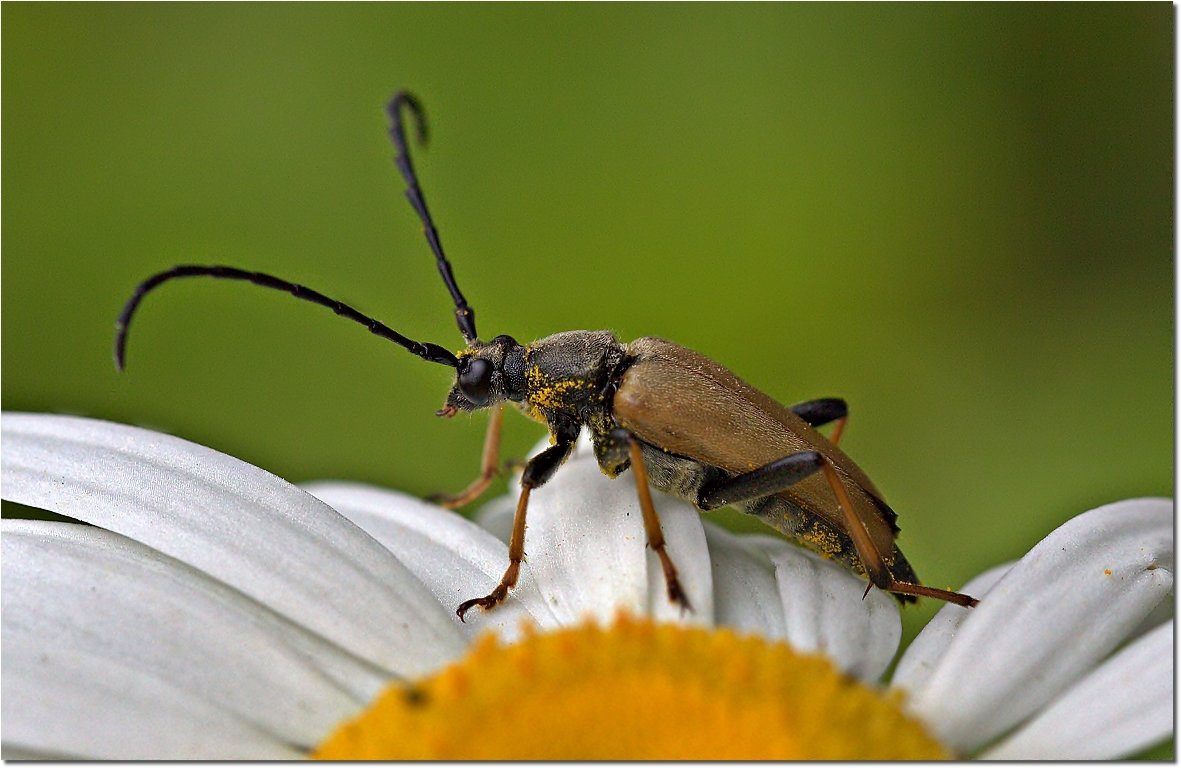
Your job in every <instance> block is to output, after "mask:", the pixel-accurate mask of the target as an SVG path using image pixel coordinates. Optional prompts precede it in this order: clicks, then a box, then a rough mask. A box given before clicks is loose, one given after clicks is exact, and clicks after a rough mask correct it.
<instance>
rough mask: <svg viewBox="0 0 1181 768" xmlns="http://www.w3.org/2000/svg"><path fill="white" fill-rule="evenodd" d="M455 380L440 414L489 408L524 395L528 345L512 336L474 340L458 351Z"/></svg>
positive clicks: (517, 399)
mask: <svg viewBox="0 0 1181 768" xmlns="http://www.w3.org/2000/svg"><path fill="white" fill-rule="evenodd" d="M456 357H457V358H458V364H457V365H456V368H455V384H454V385H453V386H452V387H451V391H450V392H448V393H447V402H446V403H445V404H444V406H443V408H442V410H440V411H438V414H439V415H440V416H454V415H455V414H456V413H458V412H459V411H474V410H477V409H479V408H487V407H489V406H492V405H496V404H497V403H499V402H502V401H504V400H512V401H514V402H517V401H520V400H523V399H524V397H525V348H524V347H522V346H521V345H520V344H518V343H517V341H516V339H514V338H513V337H511V336H503V335H502V336H497V337H496V338H494V339H492V340H491V341H487V342H484V341H473V342H472V343H471V344H469V345H468V347H467V349H465V350H463V351H462V352H460V353H459V354H458V355H456Z"/></svg>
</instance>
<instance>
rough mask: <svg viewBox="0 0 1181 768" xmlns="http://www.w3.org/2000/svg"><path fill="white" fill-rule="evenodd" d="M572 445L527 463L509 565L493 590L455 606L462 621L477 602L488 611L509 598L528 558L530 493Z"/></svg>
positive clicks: (548, 451) (552, 448)
mask: <svg viewBox="0 0 1181 768" xmlns="http://www.w3.org/2000/svg"><path fill="white" fill-rule="evenodd" d="M573 448H574V441H573V440H567V441H563V442H560V443H558V444H556V445H551V446H550V447H549V448H546V449H545V450H544V451H542V452H541V453H539V454H537V455H536V456H534V457H533V458H532V459H530V460H529V463H528V464H526V465H525V472H524V474H523V475H522V476H521V495H520V496H519V497H518V498H517V512H516V514H515V515H513V533H512V536H510V537H509V542H508V568H507V569H505V572H504V576H502V577H500V583H499V584H497V585H496V589H494V590H492V592H491V593H489V594H488V595H486V596H484V597H476V598H472V599H471V600H464V601H463V602H462V603H460V605H459V607H458V608H456V609H455V615H456V616H458V617H459V620H460V621H463V615H464V614H465V613H467V612H468V611H469V610H471V609H472V608H474V607H476V606H477V605H478V606H480V607H481V608H483V609H484V610H486V611H487V610H489V609H491V608H494V607H496V606H497V605H498V604H499V603H501V602H503V601H504V599H505V598H506V597H508V591H509V590H510V589H512V588H513V587H514V586H516V583H517V577H518V576H520V574H521V561H522V560H524V559H525V510H526V509H527V508H528V507H529V492H530V491H532V490H533V489H534V488H537V487H538V486H541V485H544V484H545V482H546V481H547V480H549V479H550V477H551V476H552V475H553V474H554V470H556V469H557V468H558V466H559V465H560V464H561V463H562V462H563V461H564V460H565V459H566V457H567V456H569V455H570V451H571V450H572V449H573Z"/></svg>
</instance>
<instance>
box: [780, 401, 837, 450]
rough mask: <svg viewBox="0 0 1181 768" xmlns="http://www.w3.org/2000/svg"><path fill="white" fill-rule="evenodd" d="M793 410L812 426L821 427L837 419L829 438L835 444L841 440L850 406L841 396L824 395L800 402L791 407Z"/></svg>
mask: <svg viewBox="0 0 1181 768" xmlns="http://www.w3.org/2000/svg"><path fill="white" fill-rule="evenodd" d="M791 412H792V413H794V414H795V415H796V416H799V417H800V418H801V419H803V420H804V421H806V422H808V426H810V427H820V426H824V425H825V424H829V423H831V422H834V421H835V422H836V426H835V427H833V428H832V435H830V436H829V438H828V441H829V442H830V443H832V444H833V445H836V444H837V443H839V442H840V441H841V432H843V431H844V429H845V422H846V421H847V420H848V418H849V406H848V405H847V404H846V403H845V401H844V400H842V399H841V398H839V397H822V398H820V399H819V400H808V401H807V402H804V403H798V404H796V405H793V406H792V407H791Z"/></svg>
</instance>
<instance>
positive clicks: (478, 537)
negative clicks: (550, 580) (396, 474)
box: [303, 482, 557, 641]
mask: <svg viewBox="0 0 1181 768" xmlns="http://www.w3.org/2000/svg"><path fill="white" fill-rule="evenodd" d="M303 488H304V490H306V491H308V492H309V493H311V494H312V495H313V496H315V497H316V498H318V499H321V500H322V501H324V502H325V503H327V504H329V505H331V506H332V507H333V508H334V509H335V510H336V511H338V512H340V513H341V514H342V515H344V516H345V517H346V518H348V519H349V520H351V521H352V522H353V523H355V524H356V525H357V526H359V527H360V528H361V529H362V530H364V531H365V532H366V533H368V534H369V535H370V536H372V537H373V538H375V539H377V540H378V541H379V542H381V543H382V544H383V545H385V546H386V547H387V548H388V549H389V550H390V551H391V552H393V553H394V556H395V557H397V558H398V560H400V561H401V562H402V564H403V565H405V566H406V567H407V568H409V569H410V570H411V571H412V572H414V573H415V574H417V575H418V578H419V579H421V580H422V582H423V583H424V584H426V585H427V587H428V588H429V589H430V590H431V592H432V593H433V594H434V596H435V598H436V599H437V600H438V601H439V602H440V603H442V604H443V605H444V606H447V607H450V608H452V609H454V607H456V606H458V605H459V604H460V603H461V602H463V601H464V600H467V599H468V598H472V597H482V596H484V595H486V594H488V593H489V592H491V591H492V589H493V588H494V587H495V586H496V585H497V584H498V583H499V582H500V577H501V576H502V575H503V574H504V569H505V568H507V567H508V548H507V547H506V546H505V545H504V544H503V543H501V542H500V541H498V540H497V539H496V538H495V537H494V536H492V534H490V533H488V532H487V531H486V530H484V529H483V528H481V527H480V526H478V525H476V524H475V523H473V522H472V521H470V520H468V519H467V518H465V517H462V516H460V515H458V514H455V513H454V512H449V511H447V510H445V509H443V508H441V507H437V506H435V505H433V504H428V503H426V502H424V501H421V500H419V499H416V498H414V497H413V496H408V495H406V494H404V493H398V492H396V491H388V490H383V489H380V488H374V487H373V486H368V485H361V484H359V483H340V482H315V483H306V484H304V485H303ZM523 621H529V622H531V623H533V624H534V625H536V626H538V627H541V628H543V629H548V628H553V627H556V626H557V619H555V618H554V615H553V613H552V612H551V611H550V609H549V607H548V606H547V605H546V604H545V601H544V600H543V599H542V597H541V593H540V592H538V591H537V585H536V584H535V583H534V581H533V574H532V573H531V571H530V569H529V565H528V563H526V564H524V565H523V566H522V568H521V576H520V580H519V581H518V582H517V586H516V587H514V588H513V590H512V591H511V592H510V593H509V597H508V599H507V600H506V601H505V602H504V603H503V604H502V605H500V606H497V608H496V610H494V611H490V612H487V613H484V612H481V611H476V612H473V613H470V614H468V617H467V621H466V622H465V623H460V621H459V618H458V617H455V623H456V625H457V626H458V627H459V628H460V629H461V631H462V632H464V634H466V635H468V636H469V638H470V637H473V636H474V635H476V634H478V633H480V632H483V631H485V630H487V629H494V630H495V631H496V632H497V633H498V634H499V635H500V636H501V637H502V639H504V640H506V641H511V640H515V639H516V638H517V637H519V636H520V634H521V623H522V622H523Z"/></svg>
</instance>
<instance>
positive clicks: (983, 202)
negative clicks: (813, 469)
mask: <svg viewBox="0 0 1181 768" xmlns="http://www.w3.org/2000/svg"><path fill="white" fill-rule="evenodd" d="M1173 14H1174V12H1173V9H1172V7H1171V6H1169V5H1168V4H1152V5H1118V6H1117V5H1082V6H1080V5H1058V4H1054V5H1025V4H1004V5H988V6H984V5H969V4H947V5H889V6H882V5H844V4H842V5H823V4H816V5H812V4H809V5H790V6H781V5H664V4H660V5H641V6H632V5H615V4H593V5H531V4H530V5H467V4H457V5H409V4H395V5H376V4H367V5H338V4H332V5H317V4H300V5H271V4H266V5H234V4H226V5H222V4H218V5H199V4H176V5H150V4H128V5H90V4H87V5H56V4H55V5H26V4H15V5H13V4H9V5H7V6H6V7H5V8H4V17H5V22H4V25H3V46H2V56H3V110H2V121H3V124H2V129H3V150H4V163H3V191H2V194H3V249H4V250H3V282H2V291H3V302H2V305H3V325H2V329H3V344H2V355H3V359H2V364H3V371H4V375H3V406H4V408H6V409H19V410H32V411H53V412H66V413H78V414H86V415H89V416H95V417H100V418H105V419H112V420H115V421H121V422H127V423H132V424H140V425H147V426H151V427H154V428H157V429H161V430H165V431H168V432H172V433H175V434H178V435H181V436H183V437H186V438H189V439H191V440H195V441H197V442H200V443H203V444H206V445H209V446H212V447H214V448H217V449H219V450H222V451H224V452H226V453H230V454H233V455H235V456H238V457H241V458H243V459H245V460H247V461H250V462H252V463H254V464H257V465H258V466H261V467H264V468H266V469H268V470H270V471H272V472H275V473H276V474H278V475H281V476H283V477H285V478H288V479H291V480H293V481H301V480H308V479H312V478H350V479H355V480H362V481H368V482H373V483H378V484H381V485H384V486H390V487H395V488H401V489H405V490H408V491H411V492H413V493H417V494H425V493H428V492H431V491H438V490H447V489H458V488H459V487H461V486H463V485H464V484H465V483H466V482H467V481H468V480H470V479H471V477H472V476H473V474H474V473H475V471H476V468H477V462H478V456H479V453H480V446H481V443H482V438H483V427H484V424H485V423H486V418H487V417H486V415H483V414H481V415H477V416H475V417H473V418H471V419H470V420H468V419H466V418H459V419H456V420H454V421H451V422H445V421H442V420H439V419H437V418H436V417H435V416H434V415H433V412H434V410H435V409H436V408H438V407H439V406H440V405H441V404H442V399H443V396H444V394H445V392H446V390H447V388H448V386H449V384H450V375H449V372H448V371H447V370H446V369H445V368H442V367H440V366H435V365H424V364H422V363H421V362H420V361H418V360H417V359H415V358H413V357H411V356H409V355H407V354H406V353H405V352H404V351H402V350H401V349H399V348H397V347H394V346H392V345H389V344H385V343H382V342H379V341H378V340H376V339H374V338H373V337H371V336H370V335H369V334H367V333H365V332H364V331H363V330H362V329H360V328H358V327H356V326H354V325H352V324H348V323H345V322H343V321H340V320H337V319H335V318H333V317H332V316H331V315H329V314H328V313H326V312H324V311H322V310H320V309H316V308H313V307H311V306H308V305H305V304H302V303H299V302H295V301H293V300H291V299H290V298H288V297H285V296H281V295H279V294H275V293H273V292H268V291H263V290H260V289H256V288H252V287H250V286H244V285H241V284H230V283H215V282H213V281H204V282H199V281H189V282H182V283H177V284H174V285H171V286H168V287H166V288H165V289H163V290H161V291H160V292H159V293H158V294H156V295H153V296H152V297H151V299H150V300H149V301H148V302H146V304H145V306H144V308H143V310H142V312H141V314H140V316H139V318H138V326H137V328H136V329H135V333H134V338H133V340H132V343H131V348H130V354H129V370H128V372H127V373H126V374H125V375H122V376H120V375H117V374H116V373H115V370H114V368H113V366H112V364H111V340H112V330H113V321H114V318H115V316H116V315H117V314H118V311H119V308H120V306H121V305H122V303H123V301H124V300H125V299H126V298H127V297H128V295H129V294H130V291H131V289H132V288H133V287H134V285H135V284H136V283H137V282H138V281H139V280H141V279H142V278H144V277H146V276H147V275H148V274H150V273H152V272H154V271H157V270H160V269H163V268H166V267H169V266H172V265H174V264H177V263H182V262H197V263H225V264H232V265H237V266H241V267H245V268H250V269H256V270H262V271H267V272H272V273H274V274H278V275H281V276H284V277H288V278H290V279H292V280H296V281H298V282H303V283H305V284H308V285H310V286H313V287H316V288H318V289H319V290H321V291H323V292H325V293H328V294H329V295H332V296H335V297H338V298H341V299H344V300H346V301H349V302H353V303H355V304H356V305H357V306H358V307H360V308H361V309H363V310H366V311H369V312H371V313H373V314H375V315H376V316H378V317H380V318H382V319H384V320H386V321H387V322H389V323H390V324H391V325H393V326H394V327H396V328H397V329H399V330H401V331H403V332H404V333H406V334H408V335H410V336H412V337H415V338H422V339H425V340H430V341H436V342H440V343H444V344H446V345H447V346H451V347H458V346H460V345H461V339H460V337H459V334H458V333H457V331H456V329H455V326H454V322H453V319H452V314H451V306H450V304H449V302H448V300H447V297H446V293H445V291H444V288H443V286H442V285H441V283H440V281H439V279H438V276H437V273H436V271H435V268H434V265H433V263H432V260H431V256H430V254H429V251H428V249H427V246H426V244H425V242H424V241H423V238H422V235H421V231H420V226H419V223H418V221H417V219H416V218H415V217H414V215H413V213H412V211H411V210H410V208H409V206H408V205H407V204H406V202H405V201H404V199H403V198H402V183H401V181H400V180H399V179H398V177H397V175H396V173H395V171H394V169H393V166H392V163H391V157H392V151H391V148H390V146H389V143H388V140H387V137H386V119H385V116H384V113H383V107H384V103H385V101H386V99H387V98H388V96H389V95H390V94H391V93H392V92H393V91H394V90H395V89H397V88H400V87H411V88H413V89H414V90H415V91H416V92H417V93H418V95H419V96H420V97H421V98H422V100H423V102H424V104H425V105H426V107H427V110H428V114H429V117H430V119H431V123H432V129H433V131H432V142H431V146H430V147H429V149H428V150H425V151H419V152H418V153H417V154H416V161H417V165H418V168H419V172H420V175H421V177H422V182H423V186H424V189H425V191H426V194H427V197H428V200H429V201H430V204H431V207H432V209H433V211H434V213H435V216H436V219H437V221H438V224H439V227H440V229H441V232H442V236H443V240H444V243H445V244H446V246H447V250H448V254H449V256H450V258H451V260H452V261H453V263H454V265H455V269H456V274H457V277H458V279H459V281H460V284H461V286H462V289H463V290H464V292H465V293H466V294H467V297H468V298H469V300H470V301H471V302H472V304H473V305H474V307H475V308H476V310H477V312H478V314H479V320H480V329H481V331H482V334H483V335H484V336H485V337H486V338H487V337H491V336H493V335H496V334H498V333H509V334H512V335H514V336H516V337H517V338H519V339H521V340H528V339H532V338H536V337H540V336H544V335H547V334H549V333H552V332H555V331H560V330H569V329H578V328H609V329H611V330H614V331H615V332H617V333H618V334H619V335H620V336H621V338H624V339H631V338H634V337H636V336H641V335H660V336H665V337H668V338H670V339H673V340H675V341H677V342H679V343H681V344H684V345H686V346H689V347H691V348H693V349H696V350H698V351H700V352H702V353H704V354H706V355H708V356H710V357H713V358H715V359H717V360H718V361H720V362H722V363H724V364H725V365H727V366H728V367H730V368H732V369H733V370H734V371H735V372H737V373H739V375H741V376H743V377H744V378H746V379H747V380H748V381H750V382H751V383H752V384H754V385H756V386H758V387H760V388H762V389H764V390H766V391H767V392H768V393H770V394H772V395H773V396H775V397H777V398H780V399H782V400H783V401H785V402H796V401H800V400H805V399H809V398H813V397H819V396H826V395H839V396H842V397H844V398H846V399H847V400H848V401H849V403H850V407H851V421H850V424H849V428H848V430H847V431H846V436H845V442H844V446H845V447H846V449H847V450H848V452H849V453H850V454H851V455H853V456H854V457H855V458H856V459H857V460H858V462H859V463H860V464H861V465H862V466H863V467H864V468H865V469H866V470H867V471H868V472H869V473H870V474H871V475H872V476H873V477H874V478H875V481H876V482H877V484H878V485H879V486H880V487H881V488H882V490H883V491H884V492H885V493H886V495H887V497H888V498H889V499H890V501H891V504H892V505H893V506H894V508H895V509H896V510H897V511H898V512H899V513H900V515H901V523H902V527H903V536H902V540H901V541H902V544H903V548H904V549H905V551H906V552H907V554H908V556H909V557H910V559H911V561H912V562H913V563H914V564H915V565H916V568H917V570H918V571H919V573H920V575H922V576H923V578H924V580H926V581H928V582H930V583H932V584H935V585H949V586H950V585H961V584H962V583H963V582H964V581H966V580H967V579H968V578H970V577H971V576H972V575H974V574H975V573H977V572H979V571H981V570H983V569H984V568H986V567H988V566H990V565H993V564H995V563H997V562H1000V561H1004V560H1009V559H1012V558H1016V557H1018V556H1020V555H1021V554H1022V553H1023V552H1025V551H1026V550H1027V549H1028V548H1029V547H1030V546H1031V545H1032V544H1034V543H1035V542H1036V541H1037V540H1038V539H1040V538H1041V537H1042V536H1044V535H1045V534H1046V533H1048V532H1049V531H1050V530H1051V529H1053V528H1054V527H1056V526H1057V525H1059V524H1060V523H1062V522H1063V521H1064V520H1066V519H1068V518H1069V517H1071V516H1073V515H1076V514H1078V513H1079V512H1082V511H1084V510H1086V509H1089V508H1091V507H1094V506H1097V505H1100V504H1103V503H1105V502H1109V501H1113V500H1116V499H1120V498H1124V497H1128V496H1136V495H1144V494H1154V495H1172V494H1173V460H1174V458H1173V452H1174V443H1173V434H1174V432H1173V402H1174V398H1173V377H1174V357H1173V302H1174V296H1173V258H1172V245H1173V222H1172V214H1173V208H1172V204H1173V154H1172V152H1173V121H1172V109H1173V102H1172V99H1173V74H1172V73H1173V32H1174V29H1173ZM506 423H507V426H508V432H507V436H506V439H507V452H508V453H509V454H521V453H523V452H524V451H526V450H527V449H528V447H529V446H530V445H532V443H533V442H534V441H536V440H537V439H538V438H539V437H540V436H541V432H540V428H539V427H538V426H537V425H535V424H531V423H529V422H526V421H525V420H524V419H519V418H515V417H510V419H508V420H506ZM734 517H736V516H731V518H729V519H731V520H733V518H734ZM937 608H938V605H936V604H933V603H931V602H930V601H927V604H926V605H923V606H921V607H919V608H918V609H916V610H911V611H908V612H907V630H908V633H913V631H914V628H915V627H916V626H918V625H919V624H920V623H921V622H922V621H923V620H925V618H926V617H927V616H929V615H930V614H931V613H933V612H934V610H936V609H937Z"/></svg>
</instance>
